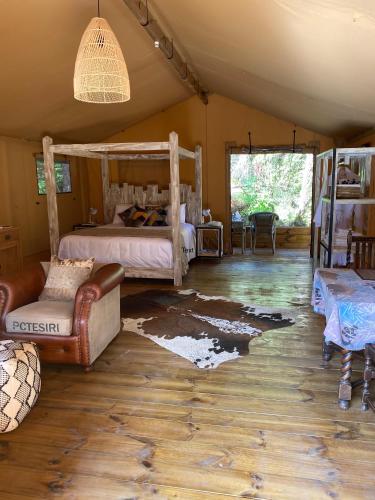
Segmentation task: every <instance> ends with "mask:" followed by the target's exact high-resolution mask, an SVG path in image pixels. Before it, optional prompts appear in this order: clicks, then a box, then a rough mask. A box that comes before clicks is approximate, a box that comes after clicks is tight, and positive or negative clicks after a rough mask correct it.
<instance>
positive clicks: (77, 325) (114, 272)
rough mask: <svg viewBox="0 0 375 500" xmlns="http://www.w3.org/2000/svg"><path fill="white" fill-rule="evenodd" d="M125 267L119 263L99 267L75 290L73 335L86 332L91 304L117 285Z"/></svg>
mask: <svg viewBox="0 0 375 500" xmlns="http://www.w3.org/2000/svg"><path fill="white" fill-rule="evenodd" d="M124 276H125V269H124V268H123V267H122V266H121V265H120V264H107V265H105V266H103V267H101V268H100V269H99V270H98V271H97V272H96V273H95V274H94V276H92V277H91V278H89V279H88V280H87V281H85V283H83V284H82V285H81V286H80V287H79V288H78V291H77V294H76V299H75V305H74V319H73V335H79V336H81V335H82V334H83V335H85V333H87V323H88V319H89V316H90V310H91V305H92V303H93V302H97V301H98V300H100V299H101V298H102V297H104V295H106V294H107V293H109V292H110V291H111V290H113V289H114V288H115V287H116V286H118V285H119V284H120V283H121V282H122V281H123V279H124Z"/></svg>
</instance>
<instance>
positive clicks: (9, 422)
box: [0, 340, 40, 432]
mask: <svg viewBox="0 0 375 500" xmlns="http://www.w3.org/2000/svg"><path fill="white" fill-rule="evenodd" d="M39 392H40V362H39V356H38V351H37V347H36V345H35V344H34V343H33V342H14V341H13V340H3V341H0V432H9V431H12V430H14V429H16V428H17V427H18V426H19V424H20V423H21V422H22V420H23V419H24V418H25V417H26V415H27V414H28V413H29V412H30V410H31V408H32V407H33V406H34V404H35V402H36V400H37V399H38V396H39Z"/></svg>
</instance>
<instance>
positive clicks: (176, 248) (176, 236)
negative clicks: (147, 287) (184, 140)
mask: <svg viewBox="0 0 375 500" xmlns="http://www.w3.org/2000/svg"><path fill="white" fill-rule="evenodd" d="M169 154H170V156H169V165H170V175H171V188H170V189H171V196H170V198H171V209H172V243H173V278H174V285H175V286H181V285H182V260H181V232H180V165H179V151H178V135H177V134H176V132H171V133H170V134H169Z"/></svg>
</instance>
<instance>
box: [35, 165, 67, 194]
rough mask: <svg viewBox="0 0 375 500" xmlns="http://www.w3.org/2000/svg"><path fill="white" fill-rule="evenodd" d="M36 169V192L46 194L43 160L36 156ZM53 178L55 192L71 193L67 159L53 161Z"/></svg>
mask: <svg viewBox="0 0 375 500" xmlns="http://www.w3.org/2000/svg"><path fill="white" fill-rule="evenodd" d="M36 171H37V179H38V194H46V179H45V176H44V160H43V158H37V160H36ZM55 179H56V192H57V193H71V192H72V184H71V180H70V165H69V162H67V161H58V160H56V161H55Z"/></svg>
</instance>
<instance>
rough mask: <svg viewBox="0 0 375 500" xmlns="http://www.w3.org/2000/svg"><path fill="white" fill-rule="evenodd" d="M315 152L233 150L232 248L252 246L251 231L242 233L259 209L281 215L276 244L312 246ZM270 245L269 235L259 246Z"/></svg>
mask: <svg viewBox="0 0 375 500" xmlns="http://www.w3.org/2000/svg"><path fill="white" fill-rule="evenodd" d="M313 166H314V155H313V153H302V152H290V151H288V152H255V153H252V154H248V153H231V154H230V186H231V187H230V211H231V220H232V232H231V234H232V248H235V247H240V249H242V248H243V246H244V239H243V237H245V238H247V241H246V240H245V249H246V248H249V247H250V241H249V240H250V238H249V234H246V230H245V235H244V233H243V232H242V233H241V227H242V225H243V226H244V228H245V227H246V226H248V225H249V216H250V215H251V214H254V213H256V212H274V213H276V214H277V215H278V221H277V231H276V235H277V240H276V246H277V247H279V248H280V247H281V248H290V249H291V248H306V249H307V248H309V246H310V239H311V229H310V226H311V207H312V179H313ZM258 246H259V247H270V246H271V245H270V242H269V241H267V238H261V239H260V240H258V241H257V248H258Z"/></svg>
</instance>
